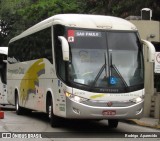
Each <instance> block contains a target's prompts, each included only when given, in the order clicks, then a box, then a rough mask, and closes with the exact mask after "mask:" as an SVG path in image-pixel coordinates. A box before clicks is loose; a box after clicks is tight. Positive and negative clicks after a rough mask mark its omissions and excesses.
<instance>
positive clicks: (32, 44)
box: [8, 28, 53, 63]
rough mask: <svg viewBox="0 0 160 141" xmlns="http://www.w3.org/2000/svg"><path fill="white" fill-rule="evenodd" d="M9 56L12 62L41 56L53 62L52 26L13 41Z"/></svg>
mask: <svg viewBox="0 0 160 141" xmlns="http://www.w3.org/2000/svg"><path fill="white" fill-rule="evenodd" d="M8 57H9V59H8V60H9V62H10V63H16V62H23V61H29V60H34V59H39V58H47V59H48V60H49V61H50V62H51V63H53V59H52V40H51V28H47V29H45V30H42V31H39V32H37V33H34V34H31V35H29V36H27V37H24V38H22V39H20V40H17V41H15V42H12V43H11V44H10V45H9V53H8ZM10 60H11V61H10Z"/></svg>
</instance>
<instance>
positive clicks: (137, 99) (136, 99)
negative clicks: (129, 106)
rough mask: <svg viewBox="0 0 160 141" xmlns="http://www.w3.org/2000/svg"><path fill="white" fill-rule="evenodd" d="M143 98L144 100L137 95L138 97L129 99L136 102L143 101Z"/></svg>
mask: <svg viewBox="0 0 160 141" xmlns="http://www.w3.org/2000/svg"><path fill="white" fill-rule="evenodd" d="M142 100H143V98H142V97H137V98H134V99H131V100H129V101H131V102H134V103H139V102H141V101H142Z"/></svg>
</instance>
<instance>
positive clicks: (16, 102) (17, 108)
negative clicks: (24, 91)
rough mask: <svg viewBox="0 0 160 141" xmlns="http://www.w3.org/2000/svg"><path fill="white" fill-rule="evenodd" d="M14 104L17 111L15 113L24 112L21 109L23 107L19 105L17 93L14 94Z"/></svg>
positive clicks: (20, 113)
mask: <svg viewBox="0 0 160 141" xmlns="http://www.w3.org/2000/svg"><path fill="white" fill-rule="evenodd" d="M15 105H16V113H17V115H22V114H23V113H24V111H23V108H22V107H20V106H19V98H18V95H16V101H15Z"/></svg>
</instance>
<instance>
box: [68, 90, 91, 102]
mask: <svg viewBox="0 0 160 141" xmlns="http://www.w3.org/2000/svg"><path fill="white" fill-rule="evenodd" d="M65 95H66V97H68V98H69V99H71V100H72V101H75V102H79V103H80V102H83V101H87V100H88V99H87V98H83V97H79V96H77V95H73V94H70V93H68V92H65Z"/></svg>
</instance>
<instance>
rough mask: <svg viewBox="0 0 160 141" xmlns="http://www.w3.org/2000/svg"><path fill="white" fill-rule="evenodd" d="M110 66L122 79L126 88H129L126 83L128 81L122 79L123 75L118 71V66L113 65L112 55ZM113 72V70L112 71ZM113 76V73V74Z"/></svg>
mask: <svg viewBox="0 0 160 141" xmlns="http://www.w3.org/2000/svg"><path fill="white" fill-rule="evenodd" d="M110 66H111V67H112V68H113V69H114V70H115V71H116V73H117V74H118V76H119V77H120V79H121V80H122V82H123V84H124V85H125V87H126V88H128V85H127V83H126V81H125V80H124V78H123V77H122V75H121V73H120V72H119V70H118V69H117V67H116V65H113V63H112V53H111V54H110ZM111 70H112V69H111ZM110 75H112V72H111V74H110Z"/></svg>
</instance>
